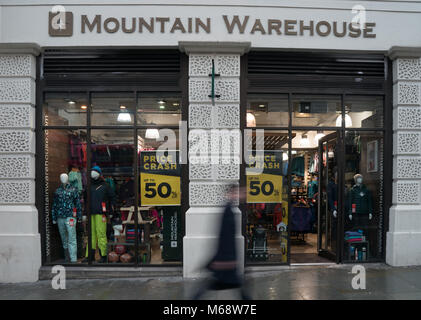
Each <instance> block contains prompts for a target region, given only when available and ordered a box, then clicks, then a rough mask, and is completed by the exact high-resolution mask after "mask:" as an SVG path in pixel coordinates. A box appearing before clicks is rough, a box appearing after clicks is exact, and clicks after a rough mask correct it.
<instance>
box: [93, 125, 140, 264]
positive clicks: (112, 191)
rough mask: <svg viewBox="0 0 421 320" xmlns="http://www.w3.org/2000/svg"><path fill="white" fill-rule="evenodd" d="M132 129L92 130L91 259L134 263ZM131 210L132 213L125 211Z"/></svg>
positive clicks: (133, 150)
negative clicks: (132, 232) (128, 214)
mask: <svg viewBox="0 0 421 320" xmlns="http://www.w3.org/2000/svg"><path fill="white" fill-rule="evenodd" d="M133 140H134V138H133V131H132V130H114V129H112V130H99V129H95V130H92V132H91V154H92V158H91V167H92V171H91V173H90V174H91V198H90V204H91V210H90V218H91V239H92V252H91V256H92V261H98V260H99V261H101V260H102V262H108V263H125V264H127V263H134V262H135V259H136V252H135V242H134V241H131V239H132V236H133V237H134V234H133V235H132V234H131V229H132V228H131V226H130V225H128V224H127V220H128V219H129V220H131V219H133V221H134V219H135V217H134V215H133V213H134V209H133V208H134V205H135V193H134V190H135V189H134V168H133V164H134V153H135V144H134V141H133ZM129 212H132V216H131V217H130V216H129V217H127V216H125V215H124V214H125V213H129Z"/></svg>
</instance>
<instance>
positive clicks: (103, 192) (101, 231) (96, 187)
mask: <svg viewBox="0 0 421 320" xmlns="http://www.w3.org/2000/svg"><path fill="white" fill-rule="evenodd" d="M91 178H92V179H91V190H90V192H91V203H90V214H91V235H92V256H93V257H94V256H95V251H96V247H97V240H98V248H99V251H100V255H101V260H100V262H106V259H107V217H109V218H112V216H113V215H112V213H113V210H114V207H115V193H114V191H113V190H112V189H111V188H110V186H109V185H108V184H107V183H106V182H105V181H104V179H103V178H102V171H101V168H100V167H98V166H94V167H93V168H92V170H91ZM86 257H88V246H87V247H86Z"/></svg>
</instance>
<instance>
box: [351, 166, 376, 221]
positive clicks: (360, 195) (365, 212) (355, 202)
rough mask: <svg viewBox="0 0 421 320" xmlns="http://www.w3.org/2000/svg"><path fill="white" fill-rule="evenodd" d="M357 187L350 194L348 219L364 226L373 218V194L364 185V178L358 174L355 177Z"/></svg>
mask: <svg viewBox="0 0 421 320" xmlns="http://www.w3.org/2000/svg"><path fill="white" fill-rule="evenodd" d="M354 182H355V185H354V186H353V187H352V188H351V190H350V191H349V193H348V217H349V220H351V221H353V220H355V224H356V225H359V226H364V225H366V224H367V223H368V221H367V218H368V220H371V219H372V218H373V204H372V199H371V192H370V190H368V189H367V187H366V186H365V185H364V184H363V176H362V175H361V174H356V175H355V176H354Z"/></svg>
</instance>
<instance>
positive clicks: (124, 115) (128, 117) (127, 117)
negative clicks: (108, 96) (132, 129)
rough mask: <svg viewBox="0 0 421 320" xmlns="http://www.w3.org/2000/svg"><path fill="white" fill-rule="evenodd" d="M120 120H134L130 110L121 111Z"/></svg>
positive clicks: (118, 118)
mask: <svg viewBox="0 0 421 320" xmlns="http://www.w3.org/2000/svg"><path fill="white" fill-rule="evenodd" d="M117 121H118V122H132V117H131V115H130V113H128V112H120V113H119V114H118V117H117Z"/></svg>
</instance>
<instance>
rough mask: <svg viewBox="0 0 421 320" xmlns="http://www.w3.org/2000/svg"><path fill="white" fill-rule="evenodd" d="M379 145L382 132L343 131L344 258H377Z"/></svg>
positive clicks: (380, 183)
mask: <svg viewBox="0 0 421 320" xmlns="http://www.w3.org/2000/svg"><path fill="white" fill-rule="evenodd" d="M383 145H384V138H383V133H382V132H374V131H373V132H358V131H347V132H346V135H345V187H346V193H345V213H344V220H345V228H344V229H345V235H344V257H343V258H344V260H345V261H370V260H375V259H380V258H381V254H382V241H383V240H382V228H383V224H384V217H383V212H384V196H383V180H384V177H383V155H384V150H383Z"/></svg>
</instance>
